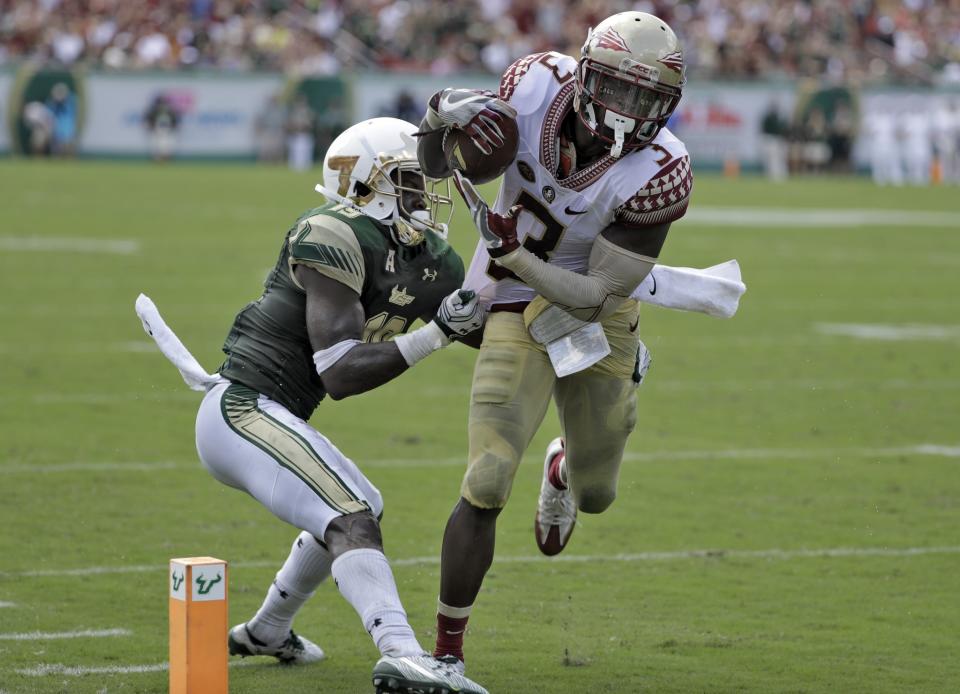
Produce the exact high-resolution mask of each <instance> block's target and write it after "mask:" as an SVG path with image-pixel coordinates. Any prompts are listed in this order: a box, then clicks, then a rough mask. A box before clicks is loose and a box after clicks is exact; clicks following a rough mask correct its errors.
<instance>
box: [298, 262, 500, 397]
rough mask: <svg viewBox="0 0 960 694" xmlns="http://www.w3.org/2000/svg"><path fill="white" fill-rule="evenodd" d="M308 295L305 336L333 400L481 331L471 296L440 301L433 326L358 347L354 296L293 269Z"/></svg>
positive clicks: (359, 314) (360, 317) (359, 323)
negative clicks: (387, 340)
mask: <svg viewBox="0 0 960 694" xmlns="http://www.w3.org/2000/svg"><path fill="white" fill-rule="evenodd" d="M294 273H295V274H296V278H297V281H298V282H299V283H300V285H301V286H302V287H303V288H304V291H306V293H307V308H306V321H307V334H308V336H309V337H310V345H311V346H312V347H313V349H314V350H315V352H314V355H313V360H314V363H315V364H316V367H317V373H319V374H320V379H321V380H322V381H323V386H324V389H325V390H326V391H327V393H328V394H329V395H330V397H331V398H333V399H334V400H340V399H342V398H345V397H348V396H350V395H358V394H359V393H364V392H366V391H368V390H372V389H374V388H376V387H378V386H381V385H383V384H384V383H386V382H387V381H391V380H393V379H394V378H396V377H397V376H399V375H400V374H402V373H403V372H404V371H406V370H407V369H408V368H409V367H411V366H413V365H414V364H415V363H417V362H418V361H420V360H421V359H423V358H424V357H426V356H427V355H429V354H431V353H432V352H435V351H436V350H438V349H441V348H442V347H446V346H447V345H449V344H450V342H451V341H452V340H458V339H462V338H464V337H467V336H469V335H470V334H471V333H473V332H475V331H477V330H479V329H480V328H481V327H482V325H483V311H482V309H481V308H480V306H479V304H478V303H477V299H476V297H475V296H474V295H473V292H464V291H463V290H458V291H456V292H453V293H452V294H451V295H449V296H447V297H446V298H444V300H443V301H442V302H441V304H440V306H439V307H438V308H437V313H436V315H435V316H434V318H433V320H431V321H430V322H428V323H427V324H426V325H424V326H423V327H421V328H418V329H417V330H415V331H413V332H412V333H409V334H407V335H401V336H400V337H398V338H397V339H395V340H394V341H392V342H373V343H363V342H361V341H360V340H361V338H362V336H363V326H364V319H365V316H364V311H363V307H362V306H361V304H360V300H359V297H358V296H357V294H356V292H354V291H353V290H352V289H350V288H349V287H347V286H346V285H345V284H342V283H340V282H338V281H336V280H334V279H331V278H329V277H326V276H324V275H322V274H320V273H319V272H317V271H316V270H313V269H311V268H309V267H306V266H304V265H297V266H295V267H294Z"/></svg>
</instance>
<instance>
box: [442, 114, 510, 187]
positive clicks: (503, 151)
mask: <svg viewBox="0 0 960 694" xmlns="http://www.w3.org/2000/svg"><path fill="white" fill-rule="evenodd" d="M501 129H502V130H503V138H504V144H503V146H502V147H499V148H496V149H494V150H493V151H492V152H491V153H490V154H484V153H483V152H481V151H480V148H479V147H477V146H476V145H475V144H474V143H473V140H471V139H470V136H469V135H467V134H466V133H465V132H464V131H463V130H459V129H457V128H448V129H447V132H446V133H444V136H443V154H444V156H445V157H446V158H447V163H448V165H449V166H450V169H451V170H456V171H459V172H460V173H462V174H463V175H464V176H466V177H467V178H469V179H470V181H471V182H473V183H487V182H489V181H492V180H494V179H495V178H497V177H499V176H501V175H502V174H503V172H504V171H506V170H507V167H508V166H510V164H512V163H513V160H514V159H516V157H517V147H519V145H520V131H519V130H518V129H517V122H516V121H515V120H513V119H512V118H504V119H503V123H502V126H501Z"/></svg>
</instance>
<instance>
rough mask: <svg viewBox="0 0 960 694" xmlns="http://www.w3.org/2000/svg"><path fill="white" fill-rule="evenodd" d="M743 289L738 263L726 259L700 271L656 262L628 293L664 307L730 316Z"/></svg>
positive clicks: (745, 288) (737, 303)
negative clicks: (638, 283)
mask: <svg viewBox="0 0 960 694" xmlns="http://www.w3.org/2000/svg"><path fill="white" fill-rule="evenodd" d="M745 291H747V285H745V284H744V283H743V281H742V280H741V278H740V264H739V263H738V262H737V261H736V260H728V261H727V262H725V263H720V264H719V265H713V266H711V267H708V268H704V269H703V270H698V269H696V268H692V267H670V266H669V265H657V266H656V267H654V268H653V270H652V271H651V272H650V274H649V275H647V276H646V277H645V278H644V280H643V282H641V283H640V286H639V287H637V288H636V289H635V290H634V292H633V294H631V295H630V296H631V297H632V298H634V299H636V300H637V301H642V302H644V303H647V304H654V305H656V306H663V307H664V308H673V309H679V310H681V311H697V312H699V313H706V314H707V315H710V316H715V317H717V318H730V317H731V316H732V315H733V314H735V313H736V312H737V308H738V307H739V305H740V297H741V296H743V293H744V292H745Z"/></svg>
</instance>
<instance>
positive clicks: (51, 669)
mask: <svg viewBox="0 0 960 694" xmlns="http://www.w3.org/2000/svg"><path fill="white" fill-rule="evenodd" d="M263 662H264V661H262V660H261V661H260V662H258V661H256V660H231V661H230V662H229V663H228V665H229V666H230V667H249V666H251V665H258V664H261V663H263ZM169 669H170V664H169V663H154V664H152V665H62V664H60V663H45V664H41V665H37V666H35V667H29V668H21V669H18V670H15V671H14V672H16V673H17V674H18V675H27V676H28V677H47V676H49V675H65V676H68V677H83V676H84V675H135V674H139V673H143V672H166V671H167V670H169Z"/></svg>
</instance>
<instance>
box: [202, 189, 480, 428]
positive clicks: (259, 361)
mask: <svg viewBox="0 0 960 694" xmlns="http://www.w3.org/2000/svg"><path fill="white" fill-rule="evenodd" d="M294 265H306V266H308V267H310V268H312V269H314V270H316V271H317V272H319V273H321V274H323V275H325V276H327V277H330V278H331V279H334V280H336V281H338V282H340V283H342V284H345V285H346V286H347V287H349V288H350V289H352V290H353V291H354V292H356V293H357V296H358V297H359V300H360V304H361V306H362V307H363V311H364V315H365V318H366V324H365V326H364V330H363V336H362V339H363V341H364V342H379V341H381V340H386V339H389V338H391V337H393V336H394V335H397V334H399V333H403V332H406V331H407V329H408V328H409V327H410V325H411V324H413V322H414V321H415V320H416V319H417V318H423V319H424V320H430V319H431V318H432V317H433V314H434V313H435V312H436V310H437V307H439V305H440V302H441V301H442V300H443V298H444V297H445V296H447V295H448V294H449V293H450V292H452V291H454V290H455V289H457V288H459V287H460V285H461V284H462V283H463V261H462V260H461V259H460V256H458V255H457V254H456V253H455V252H454V251H453V249H452V248H451V247H450V245H449V244H448V243H447V242H446V241H445V240H443V239H441V238H440V237H439V236H437V235H436V234H433V233H430V232H427V233H426V240H425V241H424V242H423V243H421V244H419V245H417V246H413V247H409V246H403V245H401V244H399V243H397V242H395V241H394V240H393V238H392V236H391V234H390V230H389V228H388V227H386V226H384V225H383V224H380V223H378V222H376V221H375V220H373V219H371V218H370V217H367V216H365V215H363V214H361V213H359V212H357V211H356V210H354V209H351V208H349V207H344V206H343V205H337V204H334V203H327V204H326V205H323V206H321V207H317V208H315V209H313V210H310V211H309V212H307V213H306V214H305V215H303V216H302V217H300V219H298V220H297V223H296V224H295V225H294V227H293V228H292V229H290V231H288V232H287V235H286V237H285V238H284V242H283V247H282V249H281V250H280V257H279V259H278V260H277V264H276V266H275V267H274V268H273V270H272V271H271V272H270V274H269V275H268V276H267V279H266V281H265V282H264V292H263V295H262V296H261V297H260V298H259V299H257V300H256V301H253V302H251V303H250V304H248V305H247V306H246V307H245V308H244V309H243V310H242V311H240V313H239V314H237V317H236V319H235V320H234V323H233V327H232V328H231V330H230V333H229V335H227V339H226V342H224V345H223V351H224V352H226V354H227V358H226V361H224V363H223V365H222V366H221V367H220V373H221V374H222V375H223V376H224V377H225V378H228V379H230V380H231V381H234V382H236V383H242V384H243V385H245V386H248V387H249V388H253V389H254V390H256V391H257V392H259V393H261V394H263V395H266V396H267V397H268V398H270V399H271V400H275V401H276V402H279V403H280V404H281V405H283V406H285V407H286V408H287V409H289V410H290V411H291V412H292V413H294V414H295V415H297V416H298V417H301V418H303V419H309V418H310V415H311V414H312V413H313V411H314V410H315V409H316V407H317V404H318V403H319V402H320V400H322V399H323V397H324V395H325V394H326V393H325V391H324V389H323V383H322V382H321V380H320V376H319V375H318V374H317V372H316V367H315V366H314V363H313V352H314V350H313V347H312V346H311V345H310V338H309V337H308V335H307V325H306V293H305V292H304V290H303V288H302V287H301V286H300V285H299V284H298V283H297V281H296V279H295V277H294V275H293V266H294Z"/></svg>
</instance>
